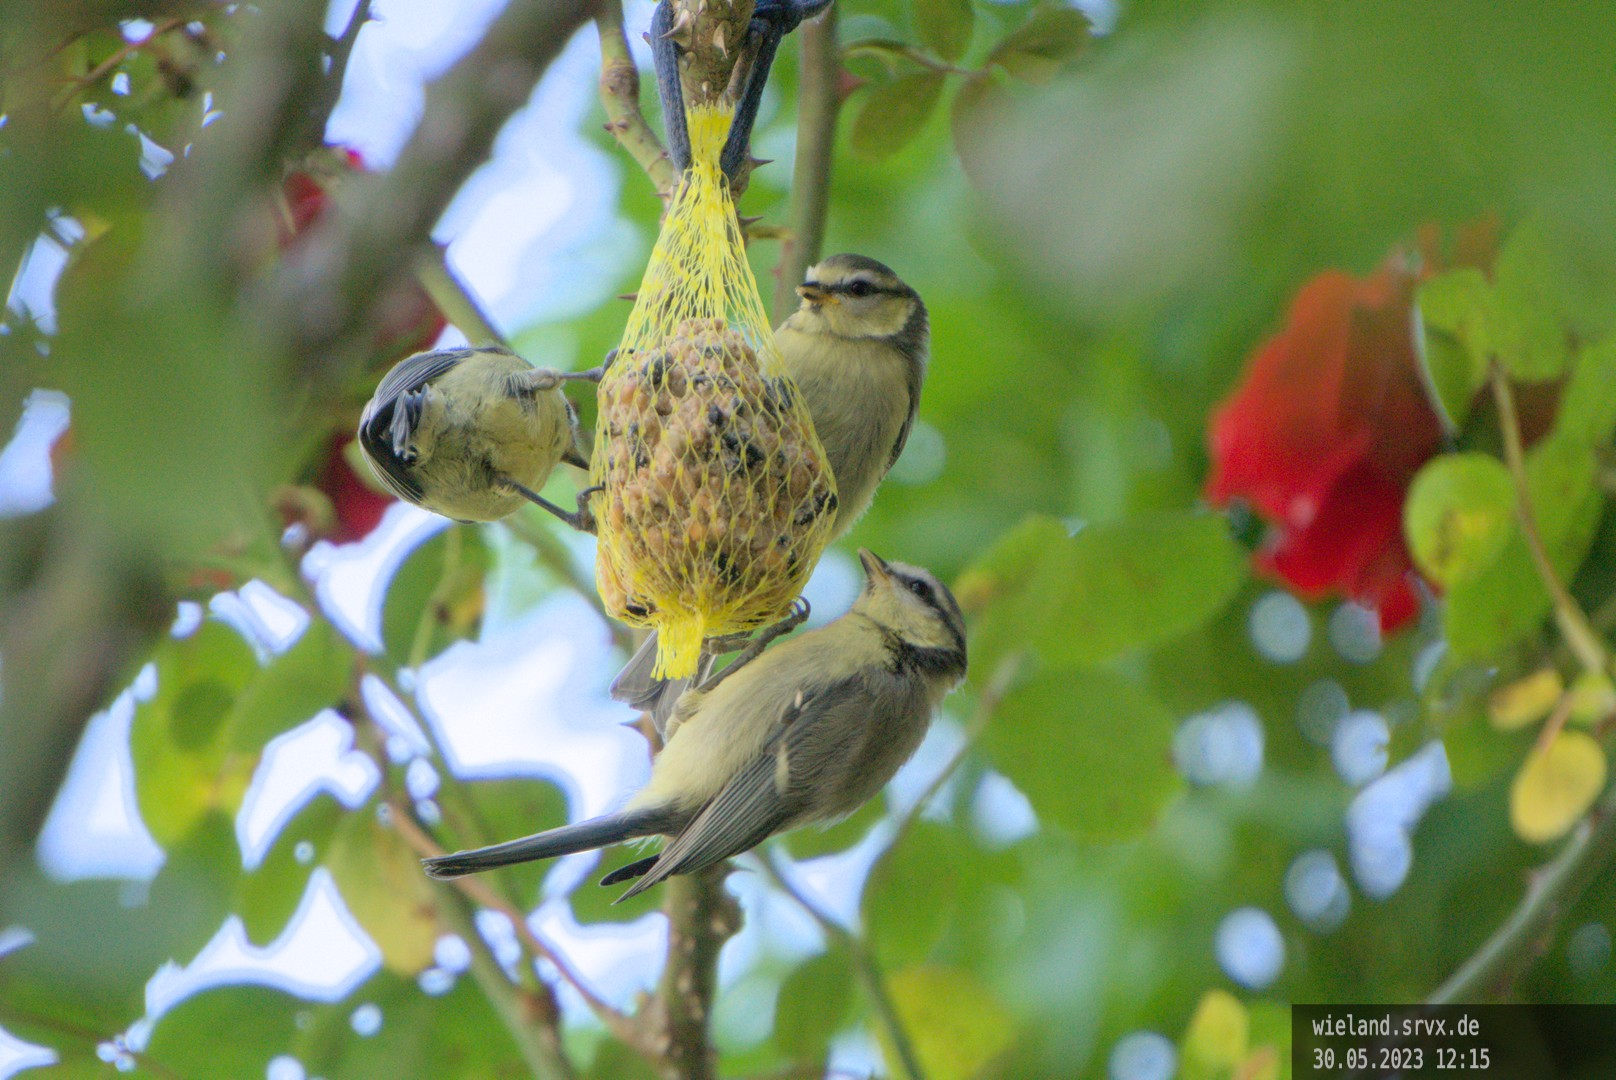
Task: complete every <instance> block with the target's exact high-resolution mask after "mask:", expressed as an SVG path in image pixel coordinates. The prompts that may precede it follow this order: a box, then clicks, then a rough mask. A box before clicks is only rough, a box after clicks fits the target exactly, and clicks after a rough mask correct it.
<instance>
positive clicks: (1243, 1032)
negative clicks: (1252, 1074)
mask: <svg viewBox="0 0 1616 1080" xmlns="http://www.w3.org/2000/svg"><path fill="white" fill-rule="evenodd" d="M1250 1042H1251V1019H1250V1017H1249V1016H1248V1015H1247V1014H1246V1007H1245V1006H1244V1005H1242V1004H1240V1001H1239V999H1238V998H1236V997H1235V996H1234V995H1233V994H1231V993H1229V992H1228V991H1227V990H1208V991H1207V992H1206V993H1205V994H1204V995H1202V997H1201V1001H1200V1003H1199V1004H1198V1005H1196V1006H1195V1013H1194V1015H1192V1016H1191V1017H1190V1023H1189V1027H1188V1029H1187V1030H1186V1031H1185V1032H1184V1045H1183V1067H1182V1072H1181V1073H1180V1075H1181V1076H1182V1077H1183V1078H1184V1080H1214V1078H1218V1080H1221V1078H1222V1077H1226V1076H1228V1075H1229V1074H1230V1072H1231V1071H1232V1070H1233V1069H1234V1068H1235V1067H1237V1066H1238V1065H1239V1064H1240V1063H1241V1061H1243V1060H1244V1059H1245V1056H1246V1050H1247V1048H1248V1047H1249V1045H1250Z"/></svg>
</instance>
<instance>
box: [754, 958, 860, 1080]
mask: <svg viewBox="0 0 1616 1080" xmlns="http://www.w3.org/2000/svg"><path fill="white" fill-rule="evenodd" d="M857 985H858V977H857V975H856V973H855V972H854V970H853V960H852V958H851V957H850V956H848V954H847V950H846V949H844V948H841V947H840V946H838V945H835V944H832V946H831V947H830V949H828V950H827V951H825V952H822V953H820V954H819V955H818V956H813V957H810V958H809V959H808V960H806V961H804V962H803V963H802V964H800V965H798V966H797V967H796V968H795V969H794V970H793V971H792V972H791V974H790V975H787V976H786V979H785V982H784V983H782V984H781V986H780V996H779V997H778V998H776V999H775V1004H774V1044H775V1046H776V1047H777V1048H778V1049H779V1050H780V1052H781V1053H784V1054H786V1055H788V1056H790V1057H794V1058H805V1059H808V1060H813V1061H819V1060H823V1059H824V1056H825V1053H826V1051H827V1049H828V1047H829V1046H830V1040H831V1038H832V1037H834V1036H835V1035H836V1033H837V1032H839V1031H840V1030H841V1028H842V1024H843V1022H844V1021H845V1020H846V1019H847V1016H848V1013H849V1012H850V1011H851V1007H852V1004H853V996H854V993H855V989H856V987H857Z"/></svg>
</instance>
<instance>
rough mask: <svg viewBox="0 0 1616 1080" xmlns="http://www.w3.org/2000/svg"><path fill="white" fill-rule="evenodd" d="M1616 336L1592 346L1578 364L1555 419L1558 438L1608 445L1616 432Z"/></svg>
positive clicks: (1573, 370) (1579, 359) (1580, 356)
mask: <svg viewBox="0 0 1616 1080" xmlns="http://www.w3.org/2000/svg"><path fill="white" fill-rule="evenodd" d="M1612 387H1616V334H1613V335H1611V336H1608V337H1605V338H1602V339H1601V340H1599V341H1598V342H1596V343H1594V344H1592V345H1589V346H1588V347H1587V348H1585V349H1583V350H1582V351H1581V352H1580V353H1579V354H1578V355H1577V363H1576V366H1575V368H1573V369H1572V372H1571V378H1570V379H1569V380H1568V381H1567V383H1566V387H1565V392H1564V393H1563V394H1562V395H1561V398H1560V409H1559V412H1558V413H1556V414H1555V418H1554V434H1555V437H1556V438H1563V439H1569V440H1572V441H1580V442H1586V443H1588V444H1590V445H1593V444H1598V443H1603V442H1607V441H1609V439H1610V436H1611V430H1612V429H1613V428H1616V393H1612V392H1611V388H1612Z"/></svg>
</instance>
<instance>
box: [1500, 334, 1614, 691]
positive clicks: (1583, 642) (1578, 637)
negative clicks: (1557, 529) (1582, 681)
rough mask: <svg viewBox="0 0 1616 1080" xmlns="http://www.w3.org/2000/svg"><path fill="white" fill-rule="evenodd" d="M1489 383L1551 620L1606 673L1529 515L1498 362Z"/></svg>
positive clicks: (1518, 510)
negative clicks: (1551, 604)
mask: <svg viewBox="0 0 1616 1080" xmlns="http://www.w3.org/2000/svg"><path fill="white" fill-rule="evenodd" d="M1492 384H1493V400H1494V401H1495V402H1496V403H1497V405H1498V425H1499V427H1500V428H1501V429H1502V430H1503V435H1504V464H1505V465H1507V466H1508V467H1509V475H1510V478H1511V479H1512V480H1514V481H1515V517H1516V520H1517V521H1519V522H1520V526H1521V535H1523V536H1524V537H1525V538H1526V547H1527V550H1529V551H1530V552H1531V553H1532V562H1533V563H1534V564H1535V565H1536V566H1537V574H1538V577H1539V578H1541V579H1542V581H1543V587H1544V588H1545V589H1547V590H1548V592H1549V596H1550V597H1551V598H1552V599H1553V601H1554V617H1555V620H1556V621H1557V622H1558V623H1559V624H1560V632H1561V633H1562V634H1564V635H1565V639H1566V644H1567V645H1569V646H1571V651H1572V652H1574V653H1576V654H1577V659H1578V660H1580V661H1581V662H1582V665H1583V667H1585V668H1587V669H1588V670H1590V671H1598V672H1601V673H1604V672H1607V671H1608V670H1609V665H1610V657H1609V655H1608V654H1607V653H1606V651H1605V646H1604V644H1603V643H1602V642H1601V641H1600V640H1599V635H1598V634H1596V633H1594V629H1593V627H1592V626H1590V625H1588V616H1587V615H1585V614H1583V611H1582V608H1580V607H1578V606H1577V602H1576V600H1574V599H1572V596H1571V593H1570V592H1569V591H1568V590H1567V589H1566V587H1565V583H1564V582H1563V581H1561V580H1560V575H1559V574H1558V573H1557V572H1556V571H1555V569H1554V563H1553V562H1551V561H1550V559H1549V553H1548V549H1547V548H1545V547H1544V545H1543V535H1542V534H1541V533H1540V532H1538V528H1537V517H1536V515H1534V514H1533V512H1532V492H1531V489H1530V487H1529V485H1528V484H1527V482H1526V457H1525V453H1524V452H1523V450H1522V448H1521V426H1520V421H1519V420H1518V419H1517V417H1516V413H1515V394H1514V392H1513V391H1512V390H1511V389H1510V385H1509V376H1508V375H1507V374H1506V373H1505V371H1504V368H1503V365H1502V364H1500V363H1499V362H1498V361H1497V360H1494V361H1493V365H1492Z"/></svg>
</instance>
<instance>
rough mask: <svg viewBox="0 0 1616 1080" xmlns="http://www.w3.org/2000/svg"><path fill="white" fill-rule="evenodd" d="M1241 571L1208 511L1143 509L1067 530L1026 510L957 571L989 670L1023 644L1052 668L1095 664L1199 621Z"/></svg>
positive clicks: (1226, 597) (982, 662)
mask: <svg viewBox="0 0 1616 1080" xmlns="http://www.w3.org/2000/svg"><path fill="white" fill-rule="evenodd" d="M1245 579H1246V556H1245V552H1244V551H1243V550H1242V549H1241V548H1240V546H1239V545H1238V544H1237V543H1235V541H1234V539H1233V538H1232V537H1231V536H1230V535H1229V529H1228V524H1227V523H1226V522H1225V520H1224V519H1223V518H1222V517H1221V516H1219V515H1216V514H1206V513H1198V512H1190V511H1174V512H1164V513H1155V514H1146V515H1141V516H1139V517H1135V518H1127V519H1123V520H1120V521H1112V522H1105V523H1103V524H1099V525H1090V526H1088V527H1087V528H1085V529H1083V530H1082V531H1081V532H1079V533H1078V534H1077V535H1076V536H1075V537H1068V536H1067V535H1066V530H1065V528H1064V527H1063V526H1061V525H1060V524H1059V523H1058V522H1055V521H1053V520H1052V519H1049V518H1040V517H1034V518H1029V519H1027V520H1025V521H1023V522H1022V523H1021V524H1020V525H1018V526H1017V527H1016V528H1015V529H1014V530H1013V531H1012V532H1010V533H1008V534H1006V536H1005V537H1004V538H1003V539H1001V541H1000V542H999V543H998V544H995V545H994V547H993V548H992V549H990V550H989V552H988V554H987V555H986V556H984V558H983V559H982V560H981V561H980V562H978V563H977V564H976V566H974V567H973V568H972V569H971V570H970V571H969V572H968V573H967V574H966V575H965V577H963V578H962V579H961V584H960V587H961V589H962V591H963V592H964V594H965V597H969V598H970V600H971V603H972V604H975V605H977V606H978V607H980V608H981V609H982V610H983V614H982V617H981V619H980V620H979V621H978V624H977V627H976V634H975V635H974V640H973V641H972V643H971V656H972V662H973V664H974V665H975V666H976V670H978V671H993V670H995V669H996V667H997V663H998V661H999V659H1000V658H1001V657H1003V656H1005V655H1008V654H1010V653H1011V652H1014V651H1016V650H1019V649H1022V648H1026V647H1031V648H1033V649H1034V650H1036V652H1037V654H1038V655H1039V657H1040V658H1041V659H1042V660H1043V661H1044V662H1045V663H1046V664H1048V665H1050V666H1053V667H1061V668H1064V667H1077V666H1087V665H1095V664H1103V663H1105V662H1107V661H1110V660H1113V659H1115V658H1116V657H1119V656H1122V655H1123V654H1125V653H1128V652H1131V651H1133V650H1135V649H1142V648H1148V647H1150V646H1152V645H1157V644H1161V643H1163V642H1166V641H1170V640H1172V639H1173V638H1175V637H1178V636H1180V635H1181V634H1184V633H1187V632H1188V631H1190V630H1193V629H1194V628H1195V627H1197V626H1200V625H1201V624H1202V623H1204V622H1206V621H1207V620H1208V619H1210V618H1211V617H1212V616H1213V615H1215V614H1217V613H1218V611H1219V610H1221V609H1222V608H1223V607H1224V605H1226V604H1227V603H1228V602H1229V601H1230V600H1231V599H1232V598H1233V597H1234V595H1235V593H1236V592H1238V591H1239V589H1240V586H1241V584H1242V582H1244V581H1245ZM961 602H962V603H966V600H965V598H963V597H962V600H961Z"/></svg>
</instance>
